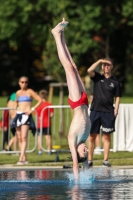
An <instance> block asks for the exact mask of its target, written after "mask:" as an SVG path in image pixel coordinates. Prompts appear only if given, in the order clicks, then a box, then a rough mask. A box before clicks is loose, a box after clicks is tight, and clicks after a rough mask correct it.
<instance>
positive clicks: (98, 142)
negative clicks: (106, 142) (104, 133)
mask: <svg viewBox="0 0 133 200" xmlns="http://www.w3.org/2000/svg"><path fill="white" fill-rule="evenodd" d="M92 101H93V94H92V93H91V94H90V95H89V102H90V104H91V103H92ZM100 149H101V144H100V133H99V134H97V136H96V140H95V150H96V151H94V154H97V155H101V154H102V152H101V151H98V150H100Z"/></svg>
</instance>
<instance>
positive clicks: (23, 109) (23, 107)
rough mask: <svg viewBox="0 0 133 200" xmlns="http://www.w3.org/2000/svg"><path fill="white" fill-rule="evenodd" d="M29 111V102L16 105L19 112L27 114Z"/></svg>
mask: <svg viewBox="0 0 133 200" xmlns="http://www.w3.org/2000/svg"><path fill="white" fill-rule="evenodd" d="M30 109H31V103H30V102H20V103H18V107H17V110H18V111H21V112H28V111H29V110H30Z"/></svg>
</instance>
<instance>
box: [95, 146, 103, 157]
mask: <svg viewBox="0 0 133 200" xmlns="http://www.w3.org/2000/svg"><path fill="white" fill-rule="evenodd" d="M100 149H101V148H100V147H96V148H95V149H94V154H95V155H101V154H102V152H101V151H100Z"/></svg>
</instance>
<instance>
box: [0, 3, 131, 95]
mask: <svg viewBox="0 0 133 200" xmlns="http://www.w3.org/2000/svg"><path fill="white" fill-rule="evenodd" d="M62 17H65V18H66V19H67V20H68V21H69V22H70V23H69V27H66V30H65V34H66V41H67V44H68V46H69V49H70V52H71V54H72V56H73V58H74V61H75V62H76V64H77V66H78V69H79V72H80V74H81V76H84V75H86V70H87V68H88V67H89V66H90V65H91V64H92V63H93V62H95V61H96V60H97V59H99V58H103V57H106V56H110V57H111V58H112V59H113V60H114V65H115V68H114V74H115V76H117V77H118V78H119V79H120V81H121V83H122V85H123V89H124V88H125V92H126V91H127V93H129V94H130V93H131V92H132V91H131V90H130V88H131V87H130V83H131V82H132V81H133V80H132V79H133V78H132V77H133V76H132V74H133V73H132V66H133V53H132V52H133V44H132V40H133V32H132V29H133V2H132V0H117V1H114V0H112V1H103V0H97V1H94V0H90V1H88V0H82V1H80V0H73V1H71V0H60V1H58V0H19V1H17V0H1V6H0V45H1V46H0V63H1V72H2V73H1V75H0V80H1V83H3V82H4V83H5V84H0V85H1V86H0V90H1V91H2V90H3V89H5V90H7V88H8V90H11V88H12V87H13V86H16V85H17V81H16V80H17V78H18V77H20V76H21V75H24V74H25V75H27V76H29V78H30V79H31V82H32V86H34V87H35V86H36V85H37V84H38V83H41V81H42V80H43V79H44V77H45V76H46V75H47V74H49V75H52V76H53V77H54V79H56V80H57V81H64V80H65V73H64V70H63V69H62V67H61V64H60V62H59V59H58V56H57V50H56V46H55V41H54V38H53V36H52V34H51V29H52V28H53V27H54V26H55V25H56V24H57V23H58V22H59V21H61V19H62ZM7 71H8V73H6V72H7ZM129 74H130V75H129ZM5 77H6V79H4V78H5ZM6 80H8V82H6ZM33 83H34V84H35V85H34V84H33ZM38 87H40V84H39V85H38Z"/></svg>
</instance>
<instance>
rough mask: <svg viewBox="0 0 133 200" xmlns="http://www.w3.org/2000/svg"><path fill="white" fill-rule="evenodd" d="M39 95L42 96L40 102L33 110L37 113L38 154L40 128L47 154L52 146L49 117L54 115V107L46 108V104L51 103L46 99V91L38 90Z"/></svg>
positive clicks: (39, 153) (49, 104)
mask: <svg viewBox="0 0 133 200" xmlns="http://www.w3.org/2000/svg"><path fill="white" fill-rule="evenodd" d="M39 96H40V97H41V98H42V103H41V104H40V105H39V106H38V107H37V108H36V110H35V114H37V134H38V140H37V144H38V155H41V154H42V150H41V136H40V133H41V130H42V135H45V138H46V146H47V150H48V154H51V148H52V145H51V118H52V117H53V115H54V109H53V108H47V107H48V106H52V104H51V103H49V102H48V101H47V98H48V92H47V91H46V90H40V91H39ZM45 108H46V109H45ZM41 112H42V115H41ZM41 125H42V129H41Z"/></svg>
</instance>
